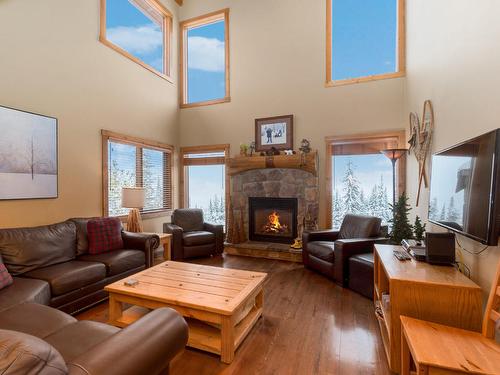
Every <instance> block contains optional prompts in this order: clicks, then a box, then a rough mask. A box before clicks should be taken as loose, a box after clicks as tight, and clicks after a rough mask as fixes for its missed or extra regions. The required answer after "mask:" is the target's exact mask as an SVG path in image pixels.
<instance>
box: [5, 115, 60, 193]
mask: <svg viewBox="0 0 500 375" xmlns="http://www.w3.org/2000/svg"><path fill="white" fill-rule="evenodd" d="M57 193H58V191H57V119H55V118H52V117H47V116H42V115H37V114H34V113H29V112H24V111H20V110H16V109H12V108H7V107H2V106H0V199H2V200H5V199H36V198H57Z"/></svg>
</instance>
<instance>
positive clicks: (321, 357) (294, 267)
mask: <svg viewBox="0 0 500 375" xmlns="http://www.w3.org/2000/svg"><path fill="white" fill-rule="evenodd" d="M194 263H200V264H206V265H212V266H219V267H226V268H239V269H244V270H253V271H261V272H267V273H268V274H269V275H268V279H267V281H266V284H265V286H264V313H263V316H262V318H261V319H260V321H259V322H258V323H257V324H256V326H255V327H254V329H253V330H252V331H251V332H250V334H249V335H248V337H247V338H246V339H245V341H244V342H243V344H242V345H241V346H240V348H239V349H238V351H237V352H236V356H235V359H234V361H233V363H231V364H230V365H225V364H223V363H221V362H220V361H219V357H218V356H215V355H211V354H208V353H205V352H201V351H197V350H192V349H189V348H188V349H186V350H185V351H184V352H183V353H182V354H181V355H179V356H178V357H177V358H176V359H175V360H174V361H173V362H172V364H171V370H170V374H171V375H176V374H182V375H187V374H196V375H212V374H238V375H239V374H243V375H245V374H259V375H261V374H263V375H267V374H276V375H278V374H279V375H281V374H297V375H306V374H336V375H342V374H346V375H355V374H359V375H365V374H377V375H378V374H391V372H390V371H389V369H388V366H387V360H386V357H385V353H384V349H383V346H382V341H381V338H380V333H379V330H378V325H377V321H376V318H375V315H374V313H373V305H372V301H370V300H368V299H366V298H364V297H362V296H360V295H358V294H356V293H354V292H351V291H349V290H347V289H342V288H341V287H339V286H337V285H336V284H334V283H333V282H332V281H330V280H328V279H326V278H325V277H323V276H321V275H318V274H316V273H314V272H312V271H309V270H306V269H304V267H303V266H302V265H301V264H298V263H292V262H284V261H275V260H267V259H257V258H247V257H239V256H231V255H225V256H224V257H223V258H222V257H220V258H207V259H197V260H196V261H195V262H194ZM78 318H79V319H90V320H96V321H101V322H106V321H107V303H103V304H101V305H98V306H96V307H94V308H92V309H90V310H88V311H86V312H84V313H82V314H80V315H79V316H78Z"/></svg>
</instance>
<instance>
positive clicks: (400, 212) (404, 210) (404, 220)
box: [389, 193, 413, 245]
mask: <svg viewBox="0 0 500 375" xmlns="http://www.w3.org/2000/svg"><path fill="white" fill-rule="evenodd" d="M390 206H391V209H392V213H393V218H392V220H389V222H390V223H392V228H391V233H390V238H391V242H392V243H393V244H395V245H400V244H401V241H402V240H405V239H406V240H408V239H412V238H413V228H412V225H411V224H410V220H409V219H408V214H409V212H410V211H411V207H410V205H409V204H408V197H407V196H406V193H403V194H401V196H400V197H399V198H398V200H397V202H396V204H394V205H392V204H391V205H390Z"/></svg>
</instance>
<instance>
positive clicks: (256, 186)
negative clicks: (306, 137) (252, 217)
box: [230, 168, 319, 238]
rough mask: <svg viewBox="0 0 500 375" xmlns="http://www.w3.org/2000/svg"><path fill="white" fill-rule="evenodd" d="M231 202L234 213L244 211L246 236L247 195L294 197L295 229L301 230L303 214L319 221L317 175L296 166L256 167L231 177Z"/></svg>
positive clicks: (236, 215)
mask: <svg viewBox="0 0 500 375" xmlns="http://www.w3.org/2000/svg"><path fill="white" fill-rule="evenodd" d="M230 191H231V203H232V207H233V217H234V218H238V217H240V215H241V214H243V220H244V227H245V232H246V237H247V238H248V234H249V233H248V198H249V197H268V198H297V201H298V205H297V207H298V215H297V223H298V233H301V228H302V223H303V219H304V216H305V215H306V214H308V215H309V216H310V217H311V218H312V219H313V220H316V221H318V215H319V179H318V177H317V176H314V175H313V174H311V173H309V172H306V171H303V170H299V169H275V168H267V169H256V170H250V171H246V172H242V173H240V174H237V175H234V176H232V177H231V190H230Z"/></svg>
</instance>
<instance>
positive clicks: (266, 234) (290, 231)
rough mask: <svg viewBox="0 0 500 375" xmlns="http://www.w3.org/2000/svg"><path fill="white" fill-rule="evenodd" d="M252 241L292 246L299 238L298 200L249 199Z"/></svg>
mask: <svg viewBox="0 0 500 375" xmlns="http://www.w3.org/2000/svg"><path fill="white" fill-rule="evenodd" d="M248 207H249V220H248V223H249V227H248V229H249V230H248V232H249V238H250V240H251V241H266V242H280V243H286V244H291V243H292V242H293V240H294V239H295V238H296V237H297V198H263V197H258V198H257V197H250V198H248Z"/></svg>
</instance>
